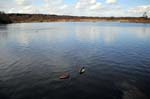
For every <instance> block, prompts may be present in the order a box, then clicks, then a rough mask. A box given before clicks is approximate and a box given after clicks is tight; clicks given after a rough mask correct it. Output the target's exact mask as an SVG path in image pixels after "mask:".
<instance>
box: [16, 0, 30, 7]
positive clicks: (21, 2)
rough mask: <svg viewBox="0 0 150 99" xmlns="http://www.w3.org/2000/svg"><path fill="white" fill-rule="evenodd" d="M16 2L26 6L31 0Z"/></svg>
mask: <svg viewBox="0 0 150 99" xmlns="http://www.w3.org/2000/svg"><path fill="white" fill-rule="evenodd" d="M16 3H17V4H18V5H20V6H26V5H29V4H30V1H29V0H16Z"/></svg>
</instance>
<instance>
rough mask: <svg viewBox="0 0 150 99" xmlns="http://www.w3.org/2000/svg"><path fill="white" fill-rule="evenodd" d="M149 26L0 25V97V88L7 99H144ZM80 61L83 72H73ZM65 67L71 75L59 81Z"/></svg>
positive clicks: (88, 24)
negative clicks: (84, 71) (81, 73)
mask: <svg viewBox="0 0 150 99" xmlns="http://www.w3.org/2000/svg"><path fill="white" fill-rule="evenodd" d="M149 27H150V25H146V24H130V23H109V22H108V23H99V22H97V23H88V22H85V23H84V22H83V23H22V24H11V25H7V26H1V27H0V41H1V42H0V97H1V92H2V93H4V96H8V98H10V99H20V98H21V99H22V98H23V99H24V98H27V99H34V98H40V99H42V98H43V97H44V98H45V99H49V98H51V97H54V98H55V99H60V98H63V99H70V98H73V99H78V98H83V99H88V98H90V99H91V98H95V97H96V96H97V97H98V98H101V99H113V98H115V99H128V98H129V96H130V98H133V99H138V98H139V97H141V96H142V97H141V98H142V99H147V98H145V97H148V98H149V97H150V96H149V90H150V87H149V86H147V84H149V83H150V80H149V79H147V78H149V77H150V69H149V66H150V62H149V59H150V56H149V55H150V52H149V49H150V44H149V43H150V33H149V31H150V28H149ZM80 65H84V66H86V73H85V74H84V75H78V66H80ZM66 71H68V72H69V73H70V74H71V78H70V79H69V80H64V81H61V80H59V78H58V77H59V75H60V74H62V73H63V72H66ZM16 86H17V87H16ZM76 93H78V95H77V94H76ZM5 94H6V95H5ZM135 95H136V97H134V96H135ZM97 97H96V98H97Z"/></svg>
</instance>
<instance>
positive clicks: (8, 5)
mask: <svg viewBox="0 0 150 99" xmlns="http://www.w3.org/2000/svg"><path fill="white" fill-rule="evenodd" d="M0 11H4V12H6V13H30V14H31V13H35V14H57V15H73V16H99V17H112V16H114V17H126V16H133V17H140V16H142V15H143V13H144V12H145V11H146V12H148V13H147V14H148V16H149V17H150V0H0Z"/></svg>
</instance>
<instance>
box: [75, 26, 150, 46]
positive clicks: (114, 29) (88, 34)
mask: <svg viewBox="0 0 150 99" xmlns="http://www.w3.org/2000/svg"><path fill="white" fill-rule="evenodd" d="M75 29H76V31H75V32H76V37H77V39H78V40H79V41H82V42H95V41H98V40H100V39H101V40H102V41H104V42H105V43H106V44H110V43H113V42H115V41H116V40H117V37H119V35H122V36H123V35H124V34H125V36H131V35H133V36H132V37H137V38H142V39H146V38H150V32H149V31H150V28H148V27H146V26H137V27H133V26H131V27H128V26H127V27H126V26H125V27H123V26H101V25H100V26H98V25H97V26H95V25H84V26H81V25H79V26H76V28H75Z"/></svg>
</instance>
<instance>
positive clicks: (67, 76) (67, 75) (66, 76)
mask: <svg viewBox="0 0 150 99" xmlns="http://www.w3.org/2000/svg"><path fill="white" fill-rule="evenodd" d="M69 77H70V75H69V73H64V74H62V75H61V76H60V77H59V79H68V78H69Z"/></svg>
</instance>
